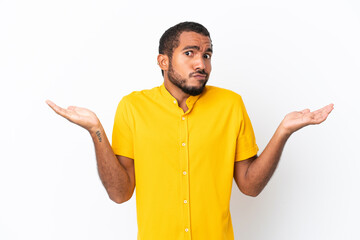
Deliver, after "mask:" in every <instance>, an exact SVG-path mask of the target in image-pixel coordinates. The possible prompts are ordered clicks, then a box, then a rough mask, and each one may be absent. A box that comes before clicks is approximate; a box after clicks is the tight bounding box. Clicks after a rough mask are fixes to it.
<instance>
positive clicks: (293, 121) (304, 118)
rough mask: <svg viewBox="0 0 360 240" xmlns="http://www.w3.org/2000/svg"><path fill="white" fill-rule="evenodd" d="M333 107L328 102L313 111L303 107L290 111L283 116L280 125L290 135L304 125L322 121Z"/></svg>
mask: <svg viewBox="0 0 360 240" xmlns="http://www.w3.org/2000/svg"><path fill="white" fill-rule="evenodd" d="M333 109H334V104H329V105H327V106H325V107H323V108H321V109H318V110H316V111H313V112H310V110H309V109H304V110H302V111H300V112H291V113H289V114H287V115H286V116H285V118H284V120H283V121H282V122H281V125H280V126H281V127H282V128H283V129H284V130H285V131H286V133H287V134H288V135H291V134H292V133H294V132H296V131H297V130H299V129H301V128H303V127H305V126H308V125H313V124H319V123H322V122H323V121H325V120H326V118H327V117H328V116H329V114H330V113H331V111H332V110H333Z"/></svg>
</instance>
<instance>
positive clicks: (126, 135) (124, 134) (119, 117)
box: [111, 96, 134, 159]
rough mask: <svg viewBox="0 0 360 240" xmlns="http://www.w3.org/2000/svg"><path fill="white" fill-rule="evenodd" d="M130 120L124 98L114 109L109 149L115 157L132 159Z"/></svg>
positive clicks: (132, 143)
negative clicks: (110, 148)
mask: <svg viewBox="0 0 360 240" xmlns="http://www.w3.org/2000/svg"><path fill="white" fill-rule="evenodd" d="M131 119H132V117H131V110H130V108H129V103H128V100H127V98H126V96H125V97H123V98H122V99H121V101H120V102H119V104H118V107H117V109H116V113H115V119H114V126H113V132H112V144H111V147H112V149H113V151H114V153H115V155H121V156H124V157H128V158H131V159H134V140H133V138H134V137H133V133H134V131H133V124H132V122H131Z"/></svg>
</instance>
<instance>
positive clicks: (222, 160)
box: [112, 84, 258, 240]
mask: <svg viewBox="0 0 360 240" xmlns="http://www.w3.org/2000/svg"><path fill="white" fill-rule="evenodd" d="M186 105H187V107H188V110H187V111H186V112H184V110H183V109H182V108H180V107H179V105H178V102H177V100H176V99H175V98H174V97H173V96H172V95H171V94H170V93H169V91H168V90H167V89H166V88H165V86H164V84H162V85H161V86H159V87H154V88H152V89H148V90H143V91H135V92H132V93H131V94H129V95H127V96H125V97H123V98H122V100H121V101H120V103H119V105H118V108H117V111H116V115H115V121H114V128H113V136H112V148H113V151H114V153H115V154H116V155H122V156H125V157H128V158H132V159H134V167H135V182H136V187H135V190H136V208H137V222H138V237H137V239H138V240H190V239H192V240H233V239H234V233H233V226H232V222H231V215H230V195H231V189H232V183H233V173H234V163H235V162H236V161H241V160H245V159H248V158H250V157H252V156H254V155H256V154H257V151H258V147H257V145H256V142H255V136H254V131H253V128H252V125H251V122H250V119H249V117H248V114H247V112H246V109H245V106H244V103H243V101H242V98H241V96H240V95H239V94H237V93H235V92H233V91H230V90H227V89H223V88H219V87H214V86H208V85H207V86H206V87H205V89H204V91H203V92H202V93H201V94H200V95H197V96H190V97H189V98H188V99H187V100H186Z"/></svg>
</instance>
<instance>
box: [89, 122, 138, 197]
mask: <svg viewBox="0 0 360 240" xmlns="http://www.w3.org/2000/svg"><path fill="white" fill-rule="evenodd" d="M90 135H91V137H92V139H93V141H94V146H95V154H96V161H97V168H98V172H99V176H100V179H101V182H102V183H103V185H104V187H105V189H106V191H107V193H108V195H109V197H110V199H111V200H113V201H114V202H116V203H123V202H126V201H128V200H129V199H130V198H131V196H132V195H133V192H134V189H135V171H134V160H133V159H131V158H128V157H124V156H120V155H115V154H114V152H113V150H112V148H111V146H110V143H109V140H108V138H107V136H106V134H105V131H104V129H103V127H102V126H101V124H100V126H99V127H98V128H97V129H95V131H92V132H90Z"/></svg>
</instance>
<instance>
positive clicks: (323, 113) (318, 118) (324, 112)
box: [313, 104, 334, 124]
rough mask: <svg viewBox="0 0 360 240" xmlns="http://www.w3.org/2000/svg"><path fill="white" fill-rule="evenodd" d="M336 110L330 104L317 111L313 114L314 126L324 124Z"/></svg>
mask: <svg viewBox="0 0 360 240" xmlns="http://www.w3.org/2000/svg"><path fill="white" fill-rule="evenodd" d="M333 109H334V104H329V105H327V106H325V107H323V108H321V109H319V110H317V111H315V112H314V113H313V114H314V115H313V121H314V124H319V123H322V122H323V121H325V120H326V119H327V117H328V116H329V114H330V113H331V111H332V110H333Z"/></svg>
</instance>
